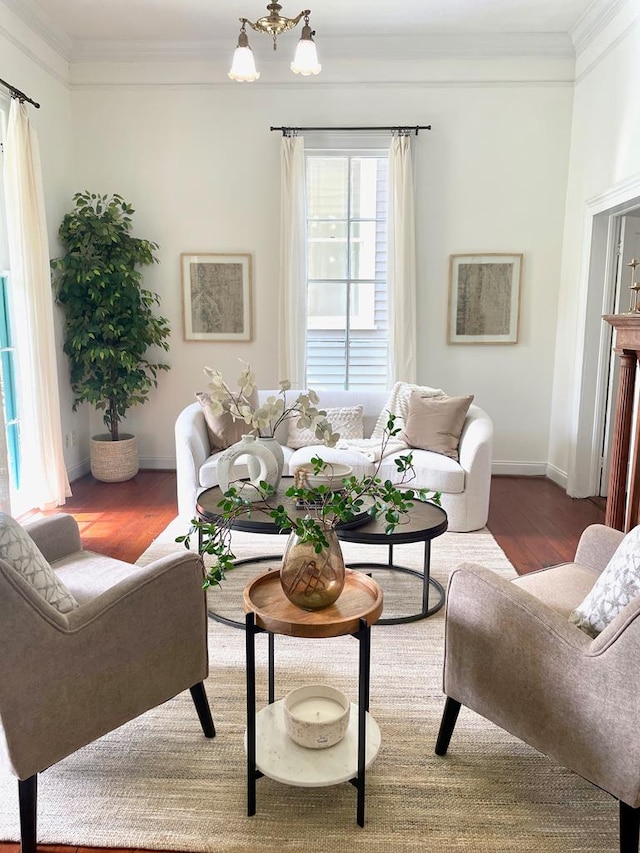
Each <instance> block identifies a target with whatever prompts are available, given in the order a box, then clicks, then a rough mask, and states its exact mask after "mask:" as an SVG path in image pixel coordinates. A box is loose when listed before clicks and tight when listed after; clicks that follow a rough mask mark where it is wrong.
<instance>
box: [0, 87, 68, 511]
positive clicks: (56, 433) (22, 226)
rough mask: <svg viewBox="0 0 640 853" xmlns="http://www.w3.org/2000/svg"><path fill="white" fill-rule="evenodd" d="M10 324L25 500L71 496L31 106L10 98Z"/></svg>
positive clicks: (49, 502) (34, 502) (50, 501)
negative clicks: (66, 464)
mask: <svg viewBox="0 0 640 853" xmlns="http://www.w3.org/2000/svg"><path fill="white" fill-rule="evenodd" d="M4 182H5V191H6V203H7V234H8V243H9V261H10V269H11V297H12V307H13V311H12V322H13V323H14V324H15V326H16V328H15V332H16V335H15V339H16V342H17V358H18V364H17V373H18V382H17V391H18V410H19V412H20V443H21V447H22V448H23V453H22V459H21V487H20V491H21V504H22V503H25V505H26V506H27V507H40V508H42V509H44V508H45V507H51V506H58V505H60V504H64V503H65V498H67V497H68V496H69V495H71V489H70V487H69V480H68V478H67V472H66V468H65V464H64V456H63V452H62V429H61V426H60V398H59V395H58V375H57V368H56V346H55V336H54V325H53V297H52V290H51V273H50V267H49V243H48V238H47V225H46V219H45V209H44V194H43V188H42V176H41V173H40V154H39V149H38V140H37V136H36V133H35V130H34V128H33V127H32V126H31V122H30V121H29V116H28V114H27V107H26V105H25V104H24V103H21V102H20V101H19V100H17V99H15V98H14V99H13V100H12V101H11V108H10V110H9V122H8V129H7V140H6V156H5V163H4Z"/></svg>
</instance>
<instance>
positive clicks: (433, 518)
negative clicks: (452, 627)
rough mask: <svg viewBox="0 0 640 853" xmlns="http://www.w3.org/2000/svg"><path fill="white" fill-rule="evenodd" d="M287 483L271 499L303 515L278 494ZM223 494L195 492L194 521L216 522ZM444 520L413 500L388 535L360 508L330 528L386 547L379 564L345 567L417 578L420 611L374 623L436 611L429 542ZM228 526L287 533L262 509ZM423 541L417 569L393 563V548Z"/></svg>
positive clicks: (439, 599)
mask: <svg viewBox="0 0 640 853" xmlns="http://www.w3.org/2000/svg"><path fill="white" fill-rule="evenodd" d="M288 481H290V482H291V483H292V482H293V478H291V477H289V478H287V477H283V478H282V484H281V486H280V489H279V492H278V496H277V501H278V503H281V504H283V505H284V506H285V507H286V509H287V512H288V514H289V516H290V517H291V518H295V517H296V516H299V517H300V518H303V517H304V516H305V515H306V514H307V512H308V511H307V510H306V509H298V508H296V505H295V500H294V499H292V498H287V497H286V496H285V495H284V492H285V491H286V489H287V488H288ZM222 498H223V493H222V490H221V489H220V488H219V487H218V486H214V487H212V488H210V489H206V490H205V491H204V492H202V493H201V494H200V495H199V496H198V500H197V503H196V513H197V516H198V519H199V520H200V521H207V522H210V523H213V524H216V523H217V522H218V521H221V520H222V511H221V509H220V507H219V506H218V504H219V503H220V501H221V500H222ZM447 526H448V521H447V514H446V512H445V511H444V510H443V509H441V508H440V507H438V506H435V505H434V504H431V503H424V502H422V501H417V500H416V501H415V502H414V506H413V508H412V510H411V512H410V514H409V518H408V519H407V521H406V522H403V523H402V524H400V525H399V526H398V527H397V528H396V529H395V531H394V532H393V533H385V523H384V520H377V519H373V518H371V516H370V515H369V514H368V513H367V512H366V511H364V512H363V513H362V514H361V515H359V516H358V517H357V518H355V519H354V520H353V521H351V522H349V523H347V524H340V525H339V526H338V527H337V528H336V533H337V535H338V539H341V540H343V541H344V542H353V543H357V544H363V545H381V546H382V545H384V546H387V548H388V558H387V561H386V562H384V563H378V562H372V561H366V562H357V563H347V564H346V565H347V567H348V568H350V569H371V570H380V569H382V570H385V571H392V572H401V573H404V574H406V575H412V576H414V577H416V578H418V579H419V580H421V581H422V600H421V606H420V609H419V610H418V611H417V612H415V613H411V614H409V615H406V616H405V615H403V616H392V617H387V618H382V619H379V620H378V622H377V623H376V624H378V625H398V624H403V623H405V622H415V621H417V620H418V619H426V618H427V617H428V616H432V615H433V614H434V613H437V611H438V610H440V608H441V607H442V605H443V604H444V598H445V592H444V588H443V586H442V584H440V583H439V582H438V581H437V580H435V579H434V578H432V577H431V575H430V568H431V541H432V540H433V539H435V538H436V537H438V536H441V535H442V534H443V533H444V532H445V531H446V529H447ZM231 527H232V529H233V530H242V531H244V532H245V533H263V534H273V535H285V536H286V535H288V531H281V530H279V528H278V527H277V525H276V523H275V521H274V520H273V519H272V518H271V517H270V516H269V515H268V514H266V513H264V512H261V511H258V510H255V509H254V510H250V511H249V512H247V513H246V515H243V516H240V517H238V518H236V519H234V521H233V523H232V525H231ZM412 542H423V543H424V557H423V567H422V571H419V570H417V569H411V568H407V567H406V566H400V565H397V564H395V563H394V559H393V547H394V545H401V544H404V543H412ZM198 551H200V552H201V551H202V534H201V533H199V535H198ZM281 559H282V555H281V554H275V555H274V554H264V555H260V556H254V557H249V558H247V559H243V560H236V561H235V565H236V566H242V565H247V564H250V563H263V562H268V561H271V560H281ZM430 590H432V591H433V592H435V593H436V597H435V601H434V600H433V599H432V600H430ZM209 615H210V616H211V617H212V618H214V619H217V620H218V621H220V622H223V623H225V624H227V625H232V626H233V627H236V628H244V622H241V621H239V620H234V619H229V618H228V617H226V616H222V615H220V614H218V613H216V612H215V611H213V610H211V609H210V610H209Z"/></svg>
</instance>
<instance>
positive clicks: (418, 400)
mask: <svg viewBox="0 0 640 853" xmlns="http://www.w3.org/2000/svg"><path fill="white" fill-rule="evenodd" d="M472 402H473V395H472V394H471V395H469V396H466V397H434V396H425V395H424V394H423V393H422V392H421V391H420V390H415V391H412V393H411V397H410V399H409V410H408V412H407V417H406V420H405V423H404V429H403V430H402V432H401V433H400V438H402V439H403V440H404V441H406V442H407V444H408V445H409V446H410V447H416V448H419V449H420V450H430V451H431V452H432V453H442V454H443V455H444V456H450V457H451V458H452V459H457V458H458V444H459V442H460V435H461V434H462V427H463V426H464V421H465V418H466V416H467V412H468V411H469V406H470V405H471V403H472Z"/></svg>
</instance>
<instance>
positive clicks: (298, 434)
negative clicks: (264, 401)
mask: <svg viewBox="0 0 640 853" xmlns="http://www.w3.org/2000/svg"><path fill="white" fill-rule="evenodd" d="M325 411H326V413H327V420H328V421H329V423H330V424H331V427H332V429H333V431H334V432H337V433H340V438H341V439H345V438H362V437H363V435H364V425H363V421H362V412H363V408H362V406H340V407H337V408H334V409H326V410H325ZM297 423H298V419H297V418H291V420H290V421H289V438H288V439H287V445H288V446H289V447H291V448H293V449H294V450H298V449H299V448H301V447H313V446H314V445H317V444H322V443H323V442H322V440H321V439H319V438H316V430H315V427H313V428H311V427H309V428H308V429H307V428H305V429H301V428H299V427H298V426H297Z"/></svg>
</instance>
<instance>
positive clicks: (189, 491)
mask: <svg viewBox="0 0 640 853" xmlns="http://www.w3.org/2000/svg"><path fill="white" fill-rule="evenodd" d="M175 438H176V474H177V490H178V515H179V516H180V517H181V518H185V519H190V518H193V516H194V514H195V509H196V498H197V496H198V492H199V491H200V480H199V471H200V468H201V467H202V466H203V465H204V463H205V461H206V459H207V458H208V457H209V456H210V455H211V446H210V444H209V434H208V432H207V425H206V422H205V419H204V413H203V411H202V406H201V405H200V403H197V402H196V403H191V405H189V406H187V407H186V409H183V410H182V411H181V412H180V414H179V415H178V419H177V420H176V426H175Z"/></svg>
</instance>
